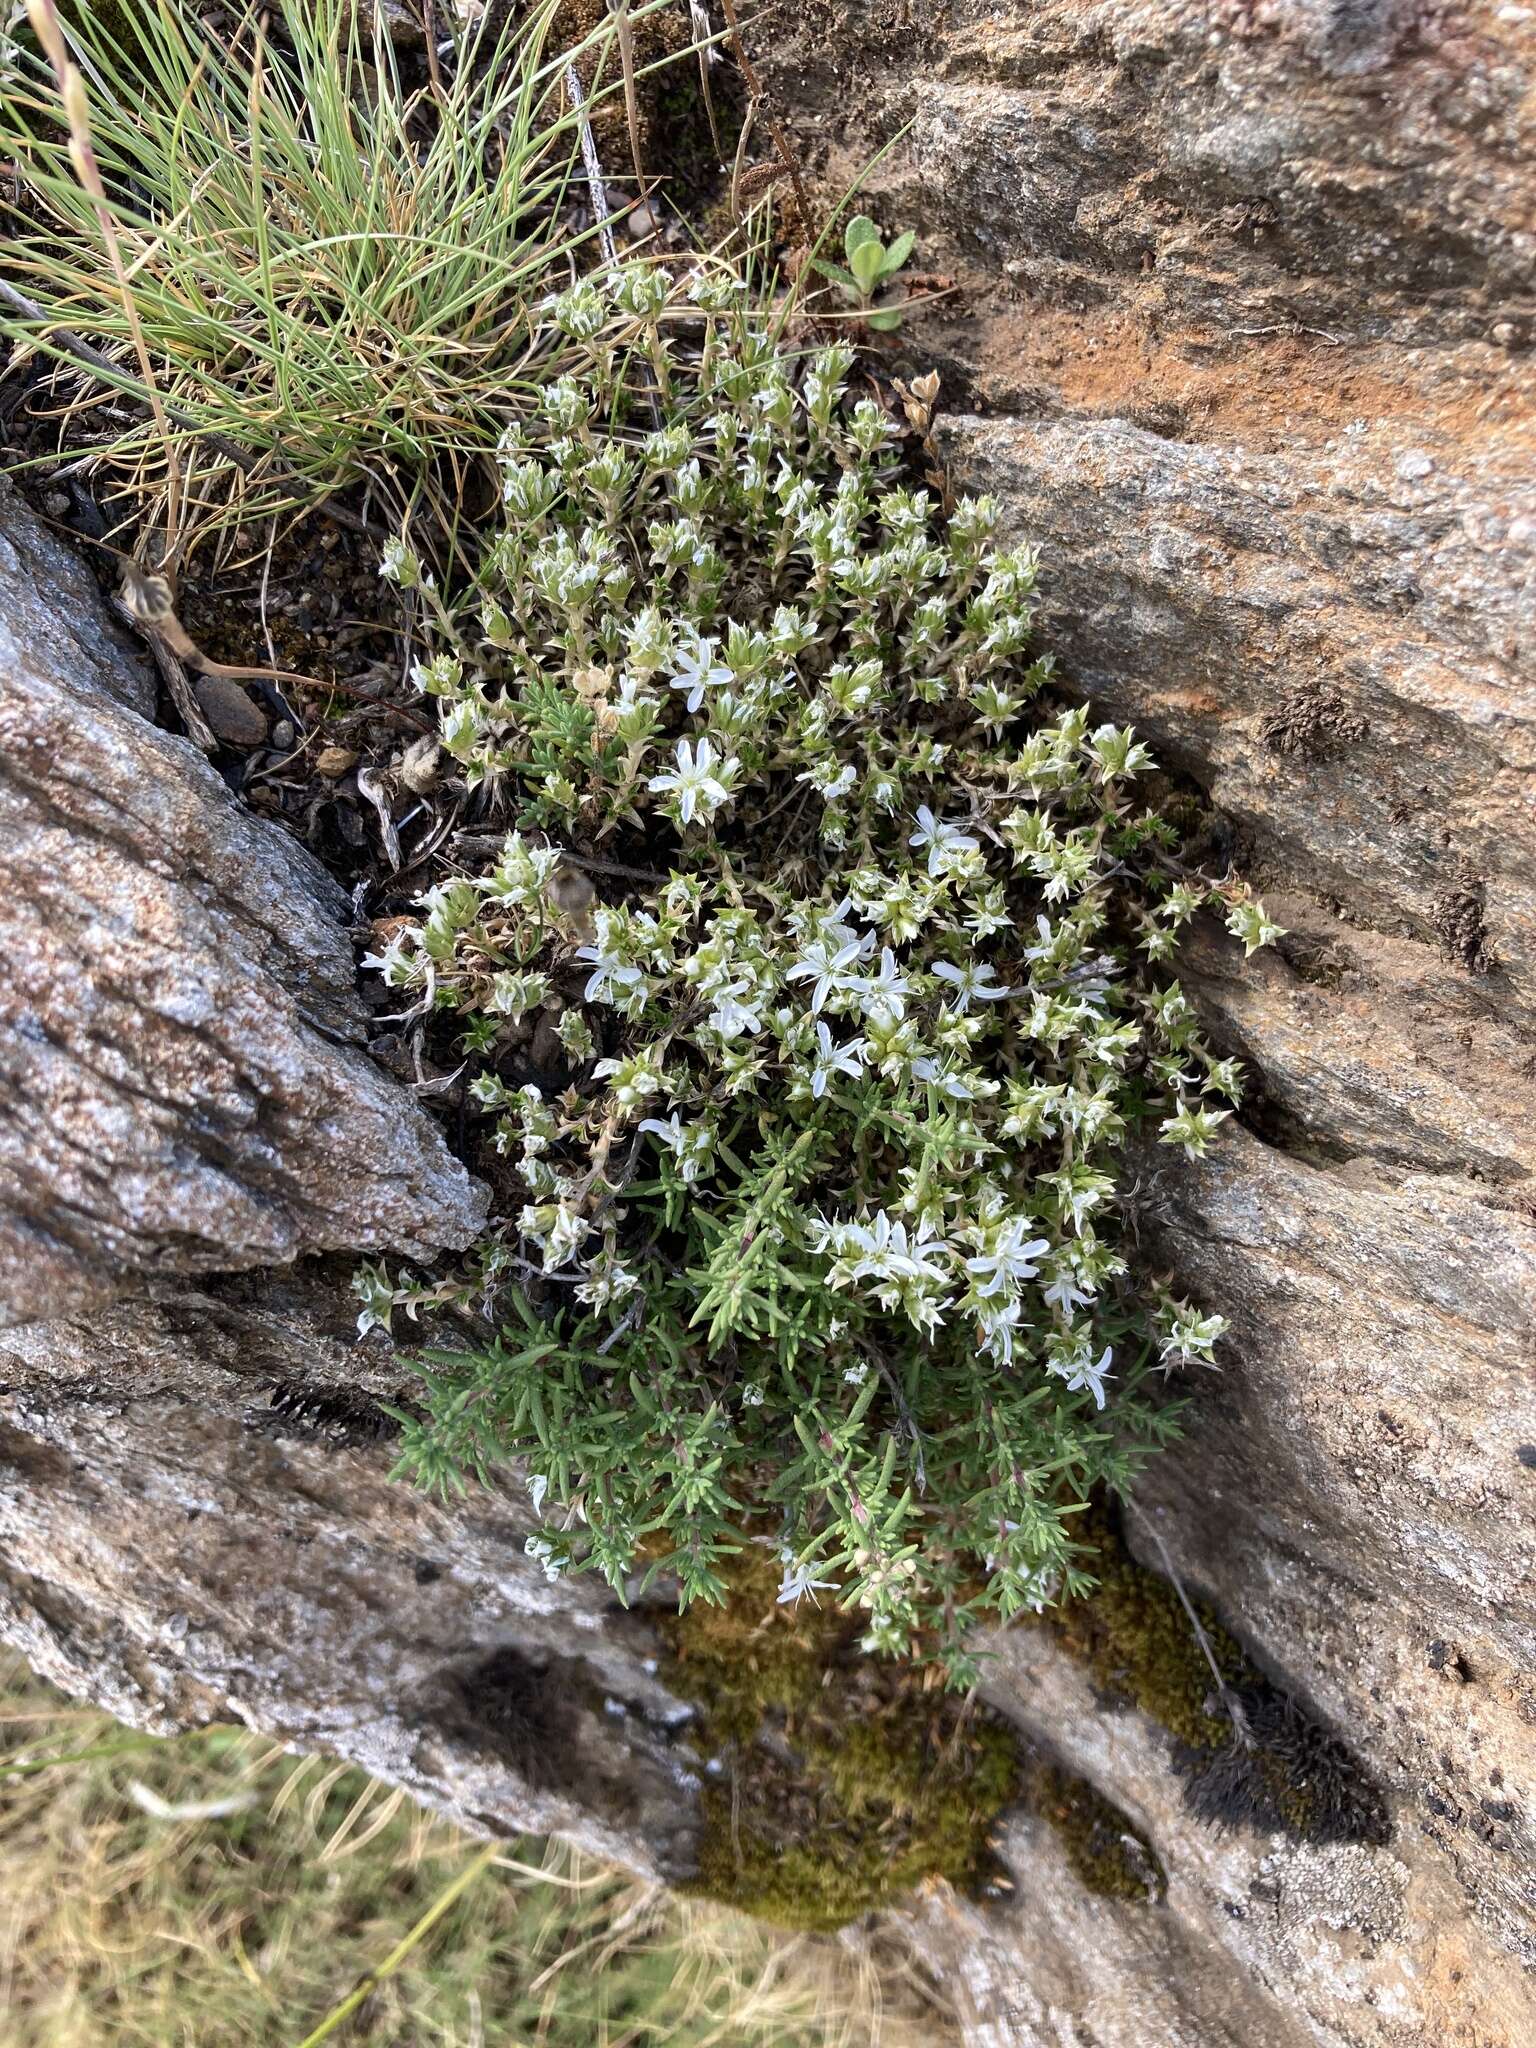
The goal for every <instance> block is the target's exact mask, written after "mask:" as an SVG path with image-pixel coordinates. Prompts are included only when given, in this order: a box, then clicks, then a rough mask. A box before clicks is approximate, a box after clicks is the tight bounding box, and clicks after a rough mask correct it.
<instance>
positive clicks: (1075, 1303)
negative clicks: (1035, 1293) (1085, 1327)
mask: <svg viewBox="0 0 1536 2048" xmlns="http://www.w3.org/2000/svg"><path fill="white" fill-rule="evenodd" d="M1077 1281H1078V1275H1077V1274H1076V1273H1075V1272H1073V1270H1072V1268H1071V1267H1070V1266H1069V1265H1063V1266H1061V1267H1059V1268H1058V1270H1057V1272H1056V1273H1055V1275H1054V1277H1053V1278H1051V1279H1049V1280H1047V1281H1046V1283H1045V1285H1044V1287H1042V1288H1041V1290H1040V1292H1041V1294H1042V1295H1043V1296H1044V1297H1045V1299H1046V1300H1047V1301H1048V1302H1049V1303H1050V1305H1051V1307H1052V1308H1058V1309H1060V1310H1061V1311H1062V1312H1063V1314H1065V1315H1069V1316H1070V1315H1072V1314H1073V1313H1074V1312H1075V1311H1076V1310H1077V1309H1080V1308H1086V1307H1087V1306H1088V1304H1089V1302H1090V1301H1092V1299H1093V1296H1092V1294H1091V1293H1088V1294H1085V1293H1084V1292H1083V1290H1082V1288H1081V1287H1079V1286H1078V1284H1077Z"/></svg>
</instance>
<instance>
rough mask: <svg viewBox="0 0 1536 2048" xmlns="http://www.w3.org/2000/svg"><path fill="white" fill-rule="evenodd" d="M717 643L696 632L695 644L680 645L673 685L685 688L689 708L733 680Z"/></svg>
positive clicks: (701, 702)
mask: <svg viewBox="0 0 1536 2048" xmlns="http://www.w3.org/2000/svg"><path fill="white" fill-rule="evenodd" d="M715 646H716V643H715V642H714V641H713V640H701V639H700V638H699V636H698V634H697V633H695V634H694V636H693V645H692V647H691V648H681V649H679V651H678V653H677V654H676V656H675V657H674V662H675V667H676V673H675V674H674V676H673V678H672V687H673V689H674V690H682V691H685V692H686V701H687V708H688V709H689V710H690V711H697V710H699V709H700V707H701V706H702V705H703V702H704V692H705V691H706V690H716V689H723V688H724V687H725V685H726V684H727V683H729V682H731V681H732V680H733V678H732V675H731V672H730V670H729V669H728V668H725V667H723V666H722V665H721V664H720V663H719V662H717V661H716V660H715V658H714V656H715ZM652 787H653V788H654V787H655V785H654V783H653V784H652Z"/></svg>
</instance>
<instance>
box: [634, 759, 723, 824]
mask: <svg viewBox="0 0 1536 2048" xmlns="http://www.w3.org/2000/svg"><path fill="white" fill-rule="evenodd" d="M735 767H736V762H735V760H734V759H733V758H730V757H728V758H727V759H725V760H724V761H722V762H721V763H720V773H721V774H722V775H727V774H730V773H732V772H733V771H734V769H735ZM714 770H715V750H714V747H713V746H712V745H711V744H710V742H709V741H708V740H707V739H702V740H700V741H699V744H698V748H697V751H695V749H694V747H693V746H692V745H691V744H690V742H689V741H687V740H679V741H678V743H677V767H676V768H675V770H673V772H672V773H671V774H669V775H653V776H652V777H651V779H650V782H649V783H648V784H647V787H648V788H650V789H654V790H658V791H660V792H661V793H662V794H663V795H665V794H666V793H668V792H669V791H675V792H676V795H677V815H678V817H679V818H681V820H682V822H683V823H684V824H685V825H691V824H692V823H693V821H694V818H695V817H696V816H697V815H698V813H699V812H700V811H701V810H702V811H703V813H704V816H705V817H709V816H711V815H712V814H713V813H714V812H715V811H718V810H719V808H720V806H721V805H722V804H723V803H726V802H727V801H728V800H729V798H730V794H731V792H730V790H729V789H728V788H727V787H726V785H725V784H724V783H723V782H721V781H720V780H719V779H718V778H717V776H716V775H715V772H714Z"/></svg>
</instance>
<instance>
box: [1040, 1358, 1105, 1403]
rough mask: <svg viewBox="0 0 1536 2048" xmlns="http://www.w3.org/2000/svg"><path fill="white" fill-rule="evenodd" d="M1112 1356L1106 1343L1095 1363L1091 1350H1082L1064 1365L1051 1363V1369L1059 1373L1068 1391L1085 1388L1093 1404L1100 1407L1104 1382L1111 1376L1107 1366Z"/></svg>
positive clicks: (1079, 1390)
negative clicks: (1091, 1397) (1090, 1395)
mask: <svg viewBox="0 0 1536 2048" xmlns="http://www.w3.org/2000/svg"><path fill="white" fill-rule="evenodd" d="M1114 1357H1115V1354H1114V1352H1113V1350H1112V1349H1111V1348H1110V1346H1109V1345H1108V1344H1106V1345H1105V1346H1104V1351H1103V1355H1102V1357H1101V1358H1100V1359H1099V1361H1098V1363H1097V1364H1095V1363H1094V1360H1093V1356H1092V1353H1091V1351H1084V1352H1083V1353H1081V1355H1080V1356H1079V1357H1077V1358H1076V1359H1069V1360H1068V1361H1067V1362H1066V1364H1064V1365H1054V1364H1053V1366H1052V1370H1053V1371H1054V1372H1058V1373H1060V1375H1061V1377H1062V1378H1063V1379H1064V1380H1065V1381H1066V1383H1067V1389H1068V1391H1069V1392H1070V1393H1074V1394H1076V1393H1080V1392H1082V1391H1083V1390H1084V1389H1086V1390H1087V1391H1088V1392H1089V1393H1090V1394H1092V1396H1093V1402H1094V1406H1095V1407H1096V1408H1102V1407H1103V1406H1104V1382H1105V1380H1107V1379H1110V1378H1112V1377H1113V1375H1112V1374H1111V1372H1110V1370H1109V1368H1110V1366H1111V1365H1112V1364H1113V1363H1114Z"/></svg>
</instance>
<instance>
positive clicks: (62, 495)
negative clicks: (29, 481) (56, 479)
mask: <svg viewBox="0 0 1536 2048" xmlns="http://www.w3.org/2000/svg"><path fill="white" fill-rule="evenodd" d="M73 503H74V500H73V499H72V498H71V497H70V495H69V493H68V491H49V492H48V494H47V496H46V497H45V498H44V499H43V510H44V511H45V512H46V513H47V514H48V517H49V518H50V519H67V518H68V517H69V511H70V507H71V505H72V504H73Z"/></svg>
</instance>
